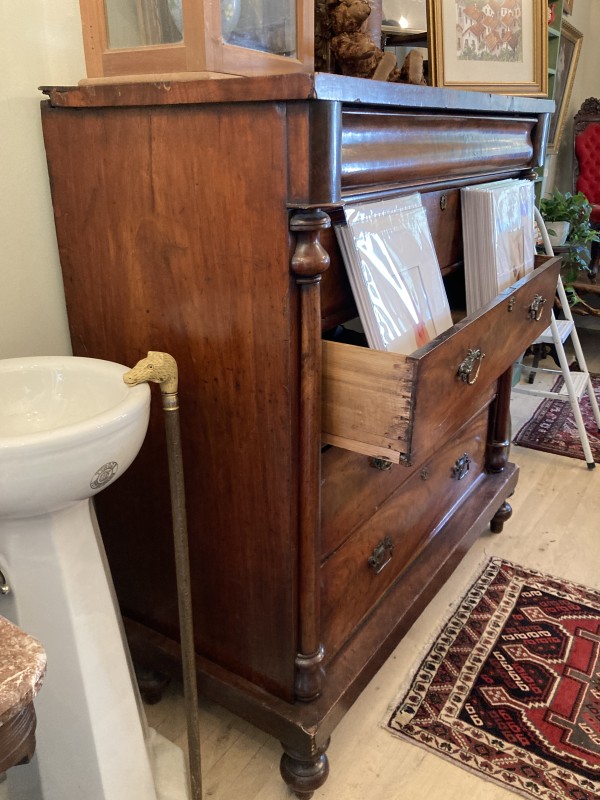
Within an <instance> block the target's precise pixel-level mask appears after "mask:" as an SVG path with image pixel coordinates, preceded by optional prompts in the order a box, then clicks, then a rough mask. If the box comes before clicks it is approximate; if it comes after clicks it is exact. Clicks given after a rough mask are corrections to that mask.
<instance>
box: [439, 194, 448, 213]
mask: <svg viewBox="0 0 600 800" xmlns="http://www.w3.org/2000/svg"><path fill="white" fill-rule="evenodd" d="M447 205H448V197H447V196H446V195H445V194H443V195H442V196H441V197H440V210H441V211H445V210H446V206H447Z"/></svg>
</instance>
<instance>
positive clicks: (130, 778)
mask: <svg viewBox="0 0 600 800" xmlns="http://www.w3.org/2000/svg"><path fill="white" fill-rule="evenodd" d="M126 370H127V367H124V366H121V365H119V364H114V363H112V362H107V361H101V360H97V359H88V358H75V357H41V358H19V359H6V360H1V361H0V570H1V571H2V573H3V575H4V578H5V582H6V584H8V587H9V588H10V591H8V593H7V594H5V595H4V596H2V597H0V614H2V615H3V616H5V617H8V618H9V619H11V620H12V621H13V622H15V623H16V624H17V625H19V626H20V627H22V628H23V629H24V630H26V631H27V632H28V633H29V634H31V635H33V636H34V637H36V638H37V639H39V640H40V642H42V644H43V645H44V648H45V649H46V652H47V656H48V670H47V676H46V680H45V682H44V685H43V687H42V690H41V691H40V694H39V695H38V697H37V699H36V712H37V718H38V726H37V735H36V739H37V748H36V757H35V758H34V760H33V761H32V762H31V763H30V764H29V765H27V766H22V767H18V768H15V769H13V770H11V771H10V772H9V773H8V786H9V797H10V798H11V800H13V798H18V800H21V798H27V800H37V798H43V800H83V798H85V800H141V798H144V800H155V798H156V796H157V795H156V790H155V785H154V780H153V776H152V769H151V764H150V759H149V755H148V752H147V746H146V733H147V731H146V729H145V718H144V715H143V709H142V707H141V704H140V702H139V697H138V694H137V690H136V688H135V684H134V681H133V679H132V670H131V665H130V661H129V655H128V650H127V646H126V644H125V641H124V637H123V632H122V625H121V618H120V616H119V612H118V609H117V607H116V602H115V597H114V591H113V587H112V582H111V579H110V572H109V570H108V567H107V564H106V558H105V554H104V550H103V547H102V540H101V538H100V535H99V531H98V526H97V522H96V518H95V515H94V512H93V506H92V502H91V498H92V497H93V496H94V495H95V494H97V493H98V492H100V491H102V489H103V488H104V487H106V486H107V485H109V484H110V483H112V482H113V481H114V480H117V479H118V478H119V476H120V475H121V474H122V473H123V472H124V471H125V470H126V469H127V467H128V466H129V465H130V464H131V462H132V461H133V459H134V458H135V456H136V455H137V453H138V451H139V449H140V447H141V445H142V442H143V440H144V436H145V434H146V429H147V425H148V415H149V407H150V390H149V387H148V385H147V384H141V385H139V386H135V387H128V386H126V385H125V384H124V383H123V380H122V375H123V373H124V372H125V371H126ZM132 557H133V554H132Z"/></svg>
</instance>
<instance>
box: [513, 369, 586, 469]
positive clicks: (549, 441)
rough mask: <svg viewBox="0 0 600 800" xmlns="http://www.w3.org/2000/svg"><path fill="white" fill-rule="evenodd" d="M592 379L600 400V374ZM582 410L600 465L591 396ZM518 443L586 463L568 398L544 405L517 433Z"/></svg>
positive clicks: (554, 400) (558, 386) (553, 388)
mask: <svg viewBox="0 0 600 800" xmlns="http://www.w3.org/2000/svg"><path fill="white" fill-rule="evenodd" d="M591 378H592V385H593V387H594V391H595V393H596V397H597V398H600V375H592V376H591ZM562 382H563V379H562V378H559V379H558V380H557V382H556V383H555V385H554V386H553V387H552V391H556V389H557V388H560V386H561V384H562ZM580 408H581V416H582V417H583V421H584V424H585V429H586V431H587V434H588V439H589V442H590V447H591V449H592V454H593V456H594V461H596V462H600V434H599V433H598V426H597V425H596V420H595V419H594V414H593V412H592V407H591V405H590V400H589V398H588V396H587V394H586V395H585V396H584V397H583V398H582V399H581V403H580ZM514 442H515V444H519V445H521V447H529V448H531V449H532V450H544V451H545V452H547V453H554V454H555V455H559V456H570V457H571V458H581V459H583V460H584V461H585V457H584V455H583V448H582V447H581V440H580V438H579V433H578V431H577V425H576V424H575V419H574V418H573V414H572V412H571V405H570V403H569V401H568V399H565V400H558V399H556V398H552V399H548V400H544V401H543V402H542V403H540V405H539V406H538V407H537V409H536V411H535V413H534V415H533V416H532V417H531V419H530V420H529V421H528V422H526V423H525V425H523V427H522V428H521V430H520V431H519V432H518V433H517V435H516V436H515V438H514Z"/></svg>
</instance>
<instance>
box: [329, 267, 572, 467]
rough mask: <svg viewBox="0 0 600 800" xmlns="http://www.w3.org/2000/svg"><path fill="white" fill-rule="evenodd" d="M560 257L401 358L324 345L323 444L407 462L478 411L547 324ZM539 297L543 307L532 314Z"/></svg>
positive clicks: (441, 439)
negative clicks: (541, 299) (498, 381)
mask: <svg viewBox="0 0 600 800" xmlns="http://www.w3.org/2000/svg"><path fill="white" fill-rule="evenodd" d="M559 267H560V259H558V258H553V259H539V261H538V269H536V270H535V271H534V272H533V273H532V274H530V275H528V276H527V277H525V278H523V279H522V280H521V281H519V282H518V283H516V284H515V285H514V286H512V287H510V288H509V289H507V290H506V291H505V292H502V293H501V294H500V295H498V297H496V298H495V299H494V300H493V301H492V302H491V303H489V304H488V305H487V306H485V307H484V308H482V309H480V310H479V311H477V312H476V313H475V314H472V315H470V316H469V317H466V318H465V319H464V320H462V321H461V322H459V323H457V324H456V325H454V326H453V327H452V328H450V329H449V330H447V331H445V332H444V333H443V334H441V335H440V336H438V337H437V338H436V339H434V340H433V341H432V342H430V343H429V344H428V345H426V346H425V347H423V348H421V349H420V350H417V351H416V352H414V353H412V354H410V355H408V356H404V355H399V354H396V353H389V352H384V351H378V350H371V349H369V348H363V347H356V346H354V345H349V344H343V343H341V342H335V341H327V340H324V341H323V342H322V347H323V398H322V441H323V442H325V443H327V444H333V445H336V446H338V447H343V448H346V449H349V450H353V451H355V452H358V453H364V454H365V455H370V456H375V457H384V458H388V459H389V460H390V461H392V462H393V463H400V462H401V461H404V462H405V463H412V461H413V460H414V459H415V458H419V457H423V456H424V454H426V453H428V452H430V451H431V450H432V449H433V448H434V447H435V445H436V443H439V442H440V441H443V440H444V439H445V438H446V437H447V436H448V435H451V434H452V432H453V431H455V430H457V429H458V427H460V425H461V424H463V423H464V421H465V420H466V419H468V418H469V417H471V416H472V415H473V414H474V413H476V411H477V408H478V407H479V406H480V404H481V402H482V397H485V396H486V395H491V394H493V393H494V390H495V382H496V381H497V379H498V378H499V377H500V375H502V374H503V373H504V372H505V371H506V370H508V369H510V368H511V366H512V364H513V362H514V361H515V360H517V358H518V357H519V356H520V355H521V353H522V352H523V351H524V350H525V349H526V348H527V347H528V346H529V345H530V344H531V343H532V342H533V341H534V340H535V339H536V338H537V336H538V335H539V334H540V333H542V331H543V330H544V329H545V328H546V327H547V326H548V324H549V322H550V312H551V309H552V304H553V299H554V294H555V290H556V281H557V277H558V270H559ZM537 296H541V297H542V298H543V299H544V300H545V302H544V304H543V305H542V309H541V312H540V313H532V303H533V302H534V300H535V298H536V297H537Z"/></svg>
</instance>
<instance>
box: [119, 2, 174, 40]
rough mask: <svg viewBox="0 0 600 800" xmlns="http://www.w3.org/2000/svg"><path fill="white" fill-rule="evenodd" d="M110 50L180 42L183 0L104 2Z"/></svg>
mask: <svg viewBox="0 0 600 800" xmlns="http://www.w3.org/2000/svg"><path fill="white" fill-rule="evenodd" d="M105 9H106V22H107V29H108V46H109V47H110V49H111V50H118V49H122V48H130V47H140V46H143V45H151V44H175V43H177V42H182V41H183V14H182V0H105Z"/></svg>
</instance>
